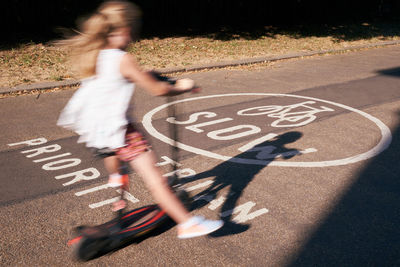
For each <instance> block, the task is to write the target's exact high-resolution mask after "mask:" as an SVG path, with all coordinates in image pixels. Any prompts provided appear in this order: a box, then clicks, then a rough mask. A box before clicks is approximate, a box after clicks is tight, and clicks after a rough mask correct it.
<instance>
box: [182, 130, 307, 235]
mask: <svg viewBox="0 0 400 267" xmlns="http://www.w3.org/2000/svg"><path fill="white" fill-rule="evenodd" d="M302 135H303V134H302V133H300V132H296V131H292V132H287V133H284V134H281V135H279V136H276V137H275V138H274V139H272V140H270V141H266V142H263V143H261V144H259V145H256V146H255V147H253V148H252V149H249V150H247V151H245V152H243V153H240V154H238V155H236V156H235V158H240V159H254V158H255V157H258V158H260V157H261V158H262V159H263V160H268V161H273V160H275V159H276V158H277V157H281V158H284V159H289V158H291V157H294V156H295V155H298V154H300V153H301V152H300V151H299V150H297V149H294V148H288V147H286V145H287V144H290V143H293V142H295V141H297V140H298V139H300V138H301V137H302ZM272 152H273V153H272ZM268 155H269V156H268ZM267 165H268V164H266V165H252V164H238V163H234V162H231V161H225V162H223V163H221V164H219V165H217V166H215V167H214V168H212V169H211V170H208V171H204V172H201V173H198V174H196V175H195V176H193V177H190V178H186V179H184V178H183V179H182V182H183V183H189V182H192V181H198V180H201V179H205V178H209V177H215V178H214V179H213V180H212V183H211V184H210V185H209V186H207V188H206V189H204V190H203V191H202V192H200V193H197V194H196V195H195V196H194V198H193V199H194V200H195V201H194V203H193V206H192V209H199V208H201V207H203V206H205V205H208V204H209V202H210V201H212V200H214V199H217V197H218V196H217V195H218V193H219V192H220V191H221V190H223V189H225V188H228V190H229V191H228V192H227V193H225V192H224V193H223V195H224V196H223V197H222V200H223V204H221V208H220V213H221V217H222V219H223V220H224V222H225V225H224V227H223V228H222V229H221V230H219V231H217V232H216V233H213V234H212V235H211V236H214V237H217V236H225V235H232V234H237V233H241V232H243V231H246V230H247V229H248V228H249V225H245V224H240V223H236V222H235V220H234V218H232V215H233V210H234V209H235V207H236V205H237V204H238V200H239V198H240V197H241V195H242V194H243V192H244V190H245V188H246V187H247V185H248V184H249V183H250V182H251V181H252V180H253V179H254V177H255V176H256V175H257V173H259V172H260V171H261V170H262V169H263V168H265V167H266V166H267ZM218 199H221V197H219V198H218Z"/></svg>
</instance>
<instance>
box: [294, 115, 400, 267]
mask: <svg viewBox="0 0 400 267" xmlns="http://www.w3.org/2000/svg"><path fill="white" fill-rule="evenodd" d="M398 116H399V120H400V112H399V113H398ZM399 158H400V125H398V126H397V129H395V130H394V132H393V139H392V143H391V145H390V147H389V148H388V149H387V150H385V151H384V152H382V153H381V154H380V155H378V156H377V157H375V158H373V159H372V160H371V162H369V163H368V165H367V166H366V167H365V169H364V170H363V171H361V173H360V174H359V177H358V178H357V179H356V180H355V182H354V183H353V184H352V185H351V186H350V187H349V188H348V190H347V192H344V194H343V197H342V198H341V199H340V201H339V202H338V203H337V205H336V206H335V207H334V208H333V209H332V210H331V211H330V213H329V215H328V216H327V217H326V218H325V220H323V222H322V223H321V224H320V225H318V226H317V227H316V229H315V231H314V232H313V233H312V234H311V236H310V237H309V239H308V240H306V242H305V244H304V246H303V247H302V248H301V249H300V251H299V252H298V253H297V254H296V255H294V256H293V257H292V259H291V260H290V262H289V264H288V265H287V266H296V267H298V266H400V165H399Z"/></svg>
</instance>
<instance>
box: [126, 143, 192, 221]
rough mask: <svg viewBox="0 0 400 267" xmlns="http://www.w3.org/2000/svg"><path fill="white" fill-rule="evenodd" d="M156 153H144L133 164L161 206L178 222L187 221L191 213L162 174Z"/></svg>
mask: <svg viewBox="0 0 400 267" xmlns="http://www.w3.org/2000/svg"><path fill="white" fill-rule="evenodd" d="M155 164H156V158H155V156H154V153H153V152H151V151H149V152H146V153H142V154H141V155H140V156H139V157H137V158H136V159H134V160H133V161H131V166H132V167H133V168H134V169H135V171H136V172H137V173H138V174H139V175H140V176H141V177H142V178H143V180H144V182H145V184H146V185H147V187H148V188H149V190H150V192H151V194H152V195H153V197H154V199H155V200H156V201H157V203H158V204H159V205H160V207H161V208H162V209H163V210H164V211H165V212H166V213H168V215H169V216H170V217H171V218H172V219H173V220H174V221H175V222H176V223H178V224H179V223H183V222H186V221H187V220H188V219H189V218H191V215H190V214H189V212H188V211H187V210H186V209H185V207H184V206H183V204H182V202H181V201H180V200H179V199H178V198H177V197H176V196H175V194H174V193H173V192H172V191H171V189H170V187H169V186H168V183H167V179H166V178H165V177H163V176H162V173H161V171H160V169H158V168H157V167H156V166H155Z"/></svg>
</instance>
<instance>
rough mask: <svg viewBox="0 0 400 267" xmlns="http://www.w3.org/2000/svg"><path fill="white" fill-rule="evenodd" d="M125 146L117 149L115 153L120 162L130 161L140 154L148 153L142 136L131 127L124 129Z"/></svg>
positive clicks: (148, 149)
mask: <svg viewBox="0 0 400 267" xmlns="http://www.w3.org/2000/svg"><path fill="white" fill-rule="evenodd" d="M125 144H126V145H125V146H124V147H120V148H117V149H116V150H115V153H116V154H117V156H118V158H119V159H120V160H122V161H132V160H134V159H135V158H137V157H138V156H139V155H140V154H142V153H144V152H147V151H150V148H151V147H150V145H149V144H148V143H147V140H146V139H145V138H144V136H143V135H142V134H141V133H140V132H139V131H137V130H136V129H135V128H134V127H133V126H132V125H129V126H128V128H127V129H126V136H125Z"/></svg>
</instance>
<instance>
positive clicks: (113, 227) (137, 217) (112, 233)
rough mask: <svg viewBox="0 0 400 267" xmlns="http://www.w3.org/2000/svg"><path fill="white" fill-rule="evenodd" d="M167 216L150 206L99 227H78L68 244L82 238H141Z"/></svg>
mask: <svg viewBox="0 0 400 267" xmlns="http://www.w3.org/2000/svg"><path fill="white" fill-rule="evenodd" d="M166 218H168V216H167V214H166V213H165V212H164V211H163V210H161V208H160V207H159V206H158V205H148V206H144V207H141V208H138V209H134V210H131V211H128V212H125V213H123V214H122V215H121V217H120V218H114V219H112V220H111V221H108V222H106V223H104V224H101V225H97V226H84V225H82V226H78V227H76V228H75V233H76V237H75V238H74V239H72V240H70V241H69V242H68V245H73V244H75V243H77V242H79V241H80V239H81V238H83V237H85V238H90V239H99V238H107V237H110V238H115V237H117V238H118V237H120V238H125V237H135V236H140V235H142V234H144V233H146V232H147V231H149V230H151V229H153V228H154V227H156V226H158V225H160V224H161V223H162V222H163V221H164V220H165V219H166Z"/></svg>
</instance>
